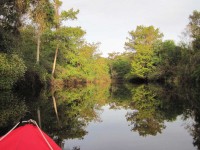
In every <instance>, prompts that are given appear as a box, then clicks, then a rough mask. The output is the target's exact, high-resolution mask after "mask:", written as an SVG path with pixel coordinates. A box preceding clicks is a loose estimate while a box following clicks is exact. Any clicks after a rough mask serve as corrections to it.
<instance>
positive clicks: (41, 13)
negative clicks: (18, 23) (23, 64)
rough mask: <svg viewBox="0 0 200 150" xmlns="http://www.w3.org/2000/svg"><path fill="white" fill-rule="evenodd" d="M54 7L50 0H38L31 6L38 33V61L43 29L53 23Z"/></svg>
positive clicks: (37, 60) (37, 59) (37, 61)
mask: <svg viewBox="0 0 200 150" xmlns="http://www.w3.org/2000/svg"><path fill="white" fill-rule="evenodd" d="M53 14H54V9H53V6H52V4H51V3H50V2H49V0H38V1H36V2H35V3H34V5H32V7H31V16H32V20H33V22H34V23H35V27H36V32H37V33H36V35H37V56H36V63H37V64H39V61H40V44H41V35H42V33H43V31H44V30H45V29H46V28H47V27H48V26H50V25H52V23H53V17H54V15H53Z"/></svg>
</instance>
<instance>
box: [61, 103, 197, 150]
mask: <svg viewBox="0 0 200 150" xmlns="http://www.w3.org/2000/svg"><path fill="white" fill-rule="evenodd" d="M102 109H103V112H102V114H101V115H100V118H101V120H102V122H91V123H90V124H89V125H88V126H87V128H86V130H87V131H88V134H87V135H86V136H85V137H84V139H73V140H65V147H64V150H72V149H73V148H75V147H77V148H80V149H81V150H94V149H95V150H122V149H123V150H130V149H135V150H146V149H152V150H195V149H196V148H195V147H194V146H193V144H192V142H193V138H192V136H191V135H190V133H189V132H188V130H187V129H186V127H187V125H189V124H191V122H192V119H187V120H184V121H183V119H182V116H181V115H180V116H178V117H177V118H176V120H175V121H172V122H167V121H165V122H164V125H165V126H166V128H165V129H164V130H162V133H161V134H160V133H158V134H157V135H156V136H152V135H147V136H145V137H143V136H140V135H139V134H138V132H131V131H130V130H131V127H130V124H129V122H127V120H126V117H125V116H126V114H127V112H130V111H131V110H125V109H122V108H121V109H115V110H114V109H110V106H109V105H106V106H103V107H102Z"/></svg>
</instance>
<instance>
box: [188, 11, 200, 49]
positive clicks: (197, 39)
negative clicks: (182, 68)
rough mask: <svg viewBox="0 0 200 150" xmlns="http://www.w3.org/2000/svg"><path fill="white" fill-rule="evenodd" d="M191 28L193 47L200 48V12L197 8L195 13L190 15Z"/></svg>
mask: <svg viewBox="0 0 200 150" xmlns="http://www.w3.org/2000/svg"><path fill="white" fill-rule="evenodd" d="M189 20H190V22H189V25H188V27H189V30H190V32H191V37H192V38H193V42H192V45H193V49H194V50H195V51H197V50H200V12H199V11H197V10H195V11H193V14H192V15H190V16H189Z"/></svg>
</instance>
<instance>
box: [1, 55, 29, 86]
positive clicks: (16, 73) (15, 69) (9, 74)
mask: <svg viewBox="0 0 200 150" xmlns="http://www.w3.org/2000/svg"><path fill="white" fill-rule="evenodd" d="M0 64H1V66H0V89H11V88H12V86H13V85H14V84H15V83H16V82H17V80H18V79H19V78H21V77H23V76H24V73H25V71H26V66H25V64H24V61H23V60H22V59H21V58H19V56H18V55H16V54H12V55H7V54H4V53H0Z"/></svg>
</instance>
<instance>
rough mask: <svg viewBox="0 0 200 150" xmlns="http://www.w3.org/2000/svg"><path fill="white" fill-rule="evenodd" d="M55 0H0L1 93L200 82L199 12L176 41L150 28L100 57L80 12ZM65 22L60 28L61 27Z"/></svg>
mask: <svg viewBox="0 0 200 150" xmlns="http://www.w3.org/2000/svg"><path fill="white" fill-rule="evenodd" d="M61 5H62V2H61V1H60V0H53V1H50V0H24V1H21V0H3V1H1V2H0V9H1V12H0V63H1V65H0V89H12V88H13V87H20V88H22V87H29V88H33V89H35V88H36V87H44V86H70V85H72V84H85V83H91V82H93V83H98V82H110V79H112V80H114V81H116V82H119V81H120V82H122V81H129V82H162V83H172V84H176V83H180V82H181V83H197V84H198V83H199V81H200V78H199V77H200V57H199V56H200V12H199V11H193V13H192V14H191V15H190V16H189V23H188V25H186V29H185V32H184V33H183V38H182V41H181V42H180V43H178V44H177V43H175V42H174V41H173V40H165V41H163V40H162V38H163V36H164V35H163V34H162V33H161V32H160V31H159V29H158V28H155V27H154V26H143V25H138V26H137V28H136V29H135V30H132V31H130V32H129V37H128V38H127V42H126V43H125V49H126V51H125V52H124V53H111V54H109V57H108V58H104V57H102V56H101V54H100V53H99V52H98V43H88V42H87V41H86V40H85V39H84V35H85V34H86V31H84V30H83V29H82V28H81V27H70V26H67V25H66V24H67V21H68V20H75V19H77V14H78V13H79V10H74V9H70V10H65V11H61V10H60V7H61ZM64 22H65V24H64Z"/></svg>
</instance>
